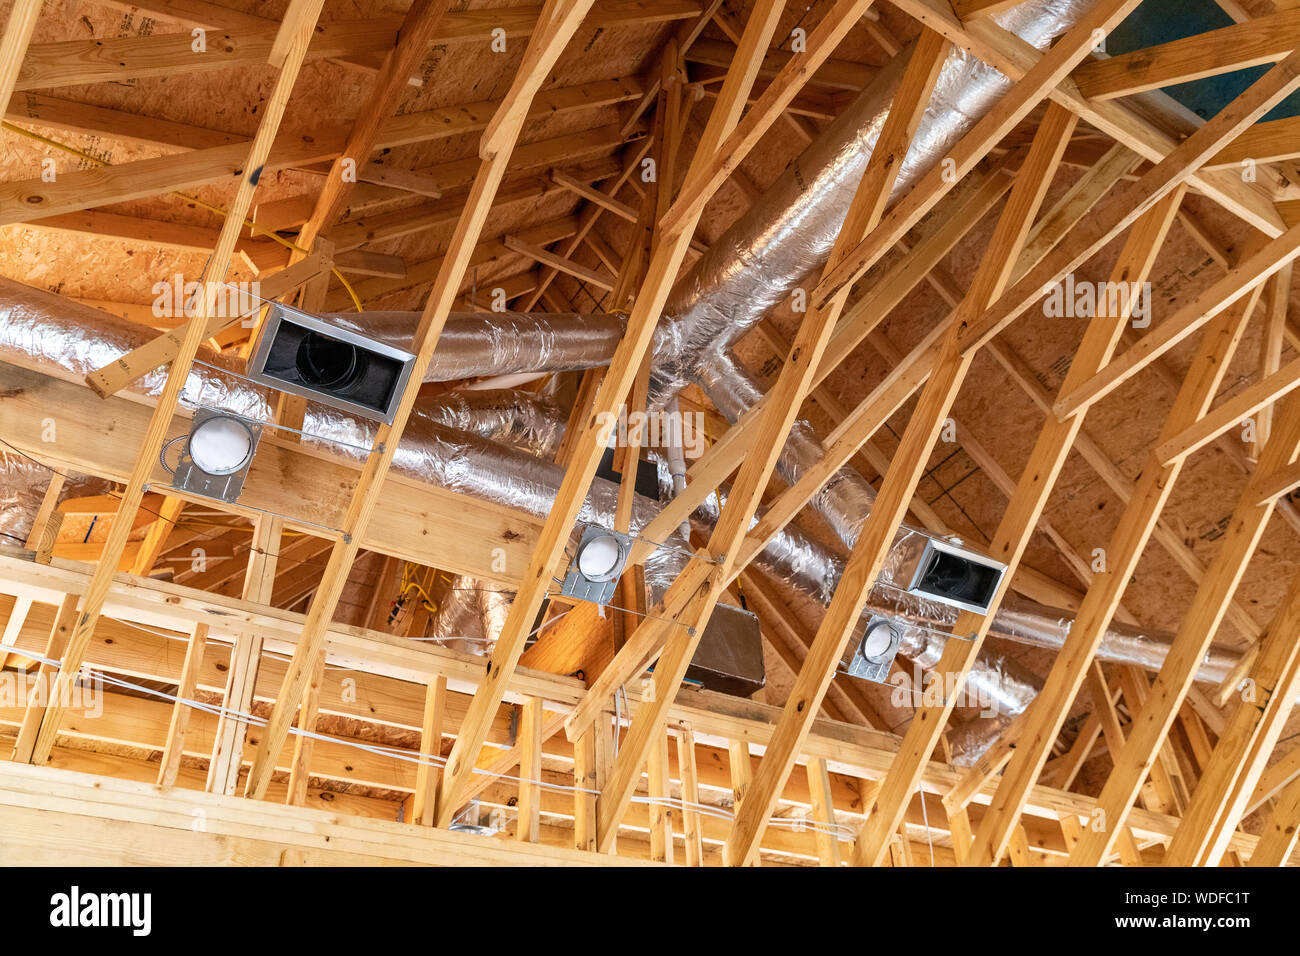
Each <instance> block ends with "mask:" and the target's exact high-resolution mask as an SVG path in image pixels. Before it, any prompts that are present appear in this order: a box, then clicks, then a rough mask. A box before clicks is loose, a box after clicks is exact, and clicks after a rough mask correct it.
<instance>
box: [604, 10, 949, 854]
mask: <svg viewBox="0 0 1300 956" xmlns="http://www.w3.org/2000/svg"><path fill="white" fill-rule="evenodd" d="M865 9H866V5H865V4H859V5H852V4H838V5H837V6H836V7H835V8H834V10H833V11H831V13H830V14H828V18H829V17H833V18H838V19H840V20H850V21H856V19H857V17H858V16H860V15H861V13H862V12H863V11H864V10H865ZM822 26H823V27H825V28H826V29H827V32H828V33H829V34H830V35H831V36H832V37H833V35H834V33H835V30H836V27H837V24H836V23H827V22H826V21H823V24H822ZM820 29H821V27H819V30H820ZM844 29H847V27H846V26H845V27H844ZM815 32H817V31H815ZM747 35H748V33H747ZM841 35H842V34H841ZM810 49H811V47H810ZM823 49H824V48H823ZM826 52H827V53H828V52H829V50H826ZM946 55H947V42H946V41H945V40H943V39H942V38H941V37H938V36H937V35H934V34H929V33H926V34H923V36H922V38H921V40H920V41H919V42H918V44H917V47H916V48H915V51H914V57H913V58H912V59H911V60H910V61H909V64H908V70H907V72H906V75H905V77H904V81H903V82H902V84H900V88H899V97H900V99H899V100H898V106H897V108H896V109H893V110H891V112H890V118H889V119H888V120H887V121H886V125H885V127H884V129H883V130H882V132H881V137H882V141H883V142H885V143H889V144H898V146H899V148H898V149H897V150H894V149H892V148H891V149H886V150H879V151H877V152H875V153H873V161H869V162H868V164H867V168H866V171H865V173H864V176H863V179H862V181H861V182H860V183H859V185H858V188H857V190H856V192H855V195H854V197H853V201H852V203H851V204H850V207H849V210H848V213H847V218H846V220H845V224H844V226H843V227H842V230H841V234H840V238H837V240H836V242H835V246H834V248H833V249H832V252H831V265H833V264H834V263H835V262H837V261H838V260H839V257H840V256H841V255H843V253H844V251H845V250H846V249H847V248H848V247H849V245H850V243H853V242H856V241H857V238H858V237H859V236H861V235H864V234H866V233H867V232H869V231H870V230H871V229H872V228H873V227H874V226H875V224H876V223H877V222H878V221H879V219H880V214H881V211H882V209H883V208H884V204H885V202H886V201H887V199H888V196H889V193H890V190H891V188H892V186H893V184H894V182H895V181H896V179H897V176H898V167H897V166H896V165H895V164H894V162H893V161H892V158H893V156H895V155H897V156H902V155H903V154H904V153H905V152H906V146H907V144H909V143H910V142H911V138H912V135H913V134H914V133H915V131H916V128H917V125H918V124H919V122H920V116H921V114H922V112H923V111H924V109H925V105H926V104H927V103H928V102H929V98H930V93H931V91H932V89H933V87H934V82H935V78H936V77H937V75H938V72H939V65H940V64H941V63H942V61H943V58H944V57H945V56H946ZM794 62H796V63H797V62H798V61H797V60H796V61H794ZM814 62H815V61H814ZM785 73H786V71H783V72H782V74H781V75H780V76H778V77H777V79H776V80H774V81H773V83H772V87H779V88H784V81H785ZM772 87H769V90H768V91H766V92H765V93H764V95H763V97H762V98H760V104H762V103H763V102H764V101H765V99H766V97H767V95H768V93H770V92H772ZM759 108H761V107H756V110H757V109H759ZM737 129H738V130H740V129H743V124H742V126H741V127H737ZM721 148H722V149H726V148H727V145H726V143H724V144H723V146H722V147H721ZM705 158H706V159H709V157H705ZM710 162H712V160H710ZM709 168H710V166H709V165H708V164H702V165H700V166H698V167H696V169H695V170H693V174H694V175H695V176H697V177H700V181H704V180H707V177H708V169H709ZM692 181H693V180H692V176H691V175H688V176H687V179H686V183H688V184H689V183H691V182H692ZM714 183H715V184H716V185H720V183H721V180H720V179H715V180H714ZM716 185H715V187H714V188H716ZM686 188H687V187H684V190H685V189H686ZM700 210H702V207H700V209H698V210H695V211H693V212H691V213H689V214H688V215H689V220H690V221H691V222H692V224H693V222H694V221H695V220H696V219H698V217H699V212H700ZM846 299H847V294H846V295H845V296H842V297H840V298H839V299H838V300H837V301H835V302H834V303H832V304H831V305H830V306H829V307H827V308H825V309H819V310H815V311H814V312H812V313H810V314H809V315H808V316H807V318H806V319H805V321H804V322H803V323H802V324H801V326H800V329H799V333H798V336H797V338H796V340H795V344H794V347H793V349H792V351H791V353H790V357H789V358H788V359H787V361H786V363H785V365H784V367H783V368H782V370H781V373H780V376H779V377H778V379H777V382H776V384H775V385H774V386H773V387H772V389H771V390H770V391H769V393H768V394H769V400H768V402H767V404H766V405H765V407H764V411H763V413H762V415H761V417H760V418H759V419H758V426H757V431H756V433H755V435H754V438H753V445H752V447H751V448H750V450H749V454H748V455H747V456H746V458H745V461H744V462H743V463H742V464H741V466H740V471H739V473H738V475H737V477H736V480H735V481H734V482H733V483H732V486H731V489H730V492H729V493H728V496H727V503H726V505H725V507H724V508H723V510H722V514H721V517H720V518H719V521H718V524H717V526H716V527H715V528H714V530H713V533H712V534H711V535H710V537H709V543H708V548H707V555H708V557H707V558H705V559H694V560H693V561H692V564H697V565H699V566H700V567H701V570H702V569H703V568H704V567H707V566H708V564H710V563H711V564H713V565H715V567H714V569H713V573H714V576H715V581H717V582H719V583H721V584H722V585H723V586H725V584H726V583H728V581H729V579H730V578H733V577H735V575H736V574H738V573H739V570H740V568H741V567H743V565H741V564H738V559H739V557H740V555H741V548H742V545H743V544H744V539H745V533H746V531H747V530H748V528H749V523H750V521H751V519H752V518H753V515H754V513H755V511H756V510H757V508H758V506H759V504H760V501H761V496H762V492H763V489H764V488H765V487H766V485H767V483H768V481H769V479H770V478H771V475H772V472H773V470H774V469H775V467H776V462H777V458H778V457H779V456H780V452H781V449H782V448H783V447H784V445H785V440H786V437H787V436H788V434H789V432H790V429H791V428H792V427H793V425H794V422H795V419H796V417H797V414H798V411H799V408H800V406H801V405H802V403H803V400H804V398H805V397H806V396H807V394H808V392H809V390H810V388H811V387H812V384H813V379H814V377H815V375H816V372H817V369H818V366H819V364H820V361H821V356H822V354H823V352H824V351H825V349H826V346H827V343H828V342H829V340H830V337H831V334H832V332H833V331H834V328H835V324H836V321H837V320H838V319H839V316H840V313H841V311H842V310H843V308H844V305H845V301H846ZM690 570H691V568H690V566H688V568H687V570H686V572H684V574H683V577H685V576H686V574H688V573H689V571H690ZM671 590H672V589H670V592H671ZM717 598H718V590H717V589H716V585H712V584H711V585H709V586H706V588H702V589H701V590H700V592H699V593H698V595H696V596H695V597H693V598H692V599H691V602H690V605H688V609H687V610H686V611H684V612H683V614H682V616H681V619H680V620H681V623H684V624H685V625H686V627H685V628H684V629H682V630H676V631H673V632H671V633H670V634H669V635H668V636H667V639H666V641H665V643H664V647H663V651H662V653H661V654H660V655H659V659H658V662H657V663H656V666H655V682H656V684H657V685H659V687H660V690H659V692H658V693H659V695H660V698H659V699H657V700H656V701H654V702H652V703H651V705H650V707H648V708H647V709H646V713H645V714H641V713H638V715H637V718H636V719H635V720H634V721H633V724H632V728H631V731H630V733H629V736H628V742H627V744H625V746H624V749H623V750H622V751H621V752H620V755H619V762H618V764H617V765H616V767H615V771H614V775H613V778H612V780H611V782H610V785H609V787H607V788H606V791H605V793H604V794H603V795H602V797H601V821H602V823H603V825H604V826H605V827H607V828H613V826H614V823H615V821H617V819H618V817H619V816H620V814H621V812H622V809H623V807H624V806H625V805H626V801H627V800H628V799H629V798H630V795H631V793H630V783H631V781H632V771H633V770H634V768H636V767H637V766H638V765H639V761H640V759H641V755H640V753H639V752H638V747H640V746H642V743H641V741H642V740H643V739H644V736H643V734H653V733H654V732H655V728H656V727H658V726H662V724H661V723H660V721H662V720H664V719H666V715H667V701H668V698H669V695H671V694H672V693H675V691H676V688H677V686H678V685H679V684H680V682H681V679H682V677H683V676H684V675H685V672H686V668H687V666H688V665H689V663H690V660H691V658H692V657H693V656H694V653H695V649H696V648H697V647H698V644H699V639H700V635H701V633H702V631H703V628H704V626H705V625H706V624H707V622H708V620H709V616H710V615H711V613H712V611H713V608H714V606H715V604H716V601H717ZM666 599H667V598H666ZM643 627H644V626H643ZM806 666H808V665H807V663H805V667H806ZM810 716H811V715H810ZM781 783H782V784H783V783H784V780H782V781H781ZM778 789H779V788H778ZM763 809H767V808H766V806H765V807H764V808H763ZM744 820H745V816H744V812H743V811H742V813H741V815H739V816H738V817H737V820H736V826H737V827H739V826H741V825H742V822H743V821H744ZM764 822H766V817H764ZM755 842H757V841H755ZM747 849H748V848H747V847H746V848H745V850H747ZM744 855H745V853H744V852H742V853H740V854H739V855H738V854H737V853H736V849H735V847H734V846H733V840H729V841H728V847H727V849H726V851H725V852H724V856H725V858H726V859H727V860H728V862H731V863H738V862H741V861H742V859H741V858H742V857H743V856H744Z"/></svg>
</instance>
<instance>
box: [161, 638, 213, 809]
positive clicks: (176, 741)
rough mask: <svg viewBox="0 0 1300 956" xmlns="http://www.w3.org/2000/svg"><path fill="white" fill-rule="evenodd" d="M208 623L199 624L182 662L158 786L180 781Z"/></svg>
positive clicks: (171, 784) (205, 644)
mask: <svg viewBox="0 0 1300 956" xmlns="http://www.w3.org/2000/svg"><path fill="white" fill-rule="evenodd" d="M207 640H208V626H207V625H206V624H199V625H197V626H196V627H195V628H194V630H193V632H192V633H191V634H190V641H189V644H188V646H186V648H185V663H184V664H183V665H182V666H181V680H180V683H179V684H177V686H176V696H177V698H179V699H178V700H177V702H176V704H175V705H174V706H173V707H172V719H171V723H170V724H168V725H167V743H166V744H165V745H164V746H163V752H162V758H161V759H160V760H159V762H158V786H160V787H171V786H174V785H175V784H176V774H177V773H178V772H179V771H180V769H181V755H182V754H183V753H184V751H185V731H186V729H187V728H188V727H189V723H190V713H191V712H192V711H193V708H192V707H191V706H190V705H189V704H188V703H187V701H191V700H193V699H194V689H195V687H197V686H198V680H199V668H200V667H201V666H202V664H203V651H204V648H205V647H206V646H207Z"/></svg>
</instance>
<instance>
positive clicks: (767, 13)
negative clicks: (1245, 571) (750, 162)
mask: <svg viewBox="0 0 1300 956" xmlns="http://www.w3.org/2000/svg"><path fill="white" fill-rule="evenodd" d="M780 7H781V4H779V3H773V2H768V0H763V2H762V3H761V4H760V6H759V7H758V8H756V11H755V12H754V13H752V14H751V16H750V24H749V25H748V26H747V27H746V33H745V41H746V42H745V43H744V44H742V47H741V51H740V53H738V56H737V61H736V64H735V65H734V66H733V67H732V69H731V71H729V73H728V76H727V79H726V80H725V81H724V83H723V91H722V94H721V95H720V97H719V99H718V101H717V103H716V104H715V106H714V109H713V112H712V114H711V115H710V117H709V123H708V126H707V127H706V129H705V134H704V137H703V138H702V140H701V142H700V144H699V145H698V147H697V150H696V158H695V160H694V161H693V163H692V165H693V166H694V165H695V163H698V162H703V161H707V159H708V158H709V157H711V155H712V154H713V153H714V152H715V151H716V150H717V148H718V147H719V146H720V145H721V143H722V141H723V140H724V139H725V138H726V136H727V135H728V134H729V133H730V132H731V130H732V129H734V128H735V125H736V123H737V122H738V121H739V119H740V113H741V110H742V109H743V107H744V104H745V100H746V98H747V95H748V92H749V89H750V87H751V86H752V85H753V82H754V79H755V75H756V73H757V68H758V61H759V59H760V57H761V53H762V51H763V50H764V49H766V46H767V41H768V39H769V38H770V36H771V32H772V30H773V29H774V28H775V24H776V18H777V16H778V15H779V12H780ZM773 8H775V9H773ZM772 119H775V116H773V117H772ZM687 175H688V176H689V175H690V174H689V173H688V174H687ZM693 227H694V224H693V223H692V224H691V228H687V229H683V231H682V233H681V234H680V235H678V236H676V237H674V238H672V239H665V240H664V241H661V242H660V243H659V244H658V245H656V247H655V249H654V254H653V255H652V258H651V260H650V264H649V268H648V269H647V279H646V282H645V283H644V284H643V285H642V288H641V290H640V291H639V292H638V295H637V297H636V301H635V304H634V306H633V309H632V313H631V315H630V317H629V319H628V323H627V328H626V331H625V333H624V336H623V339H622V341H621V342H620V343H619V346H618V349H617V350H616V351H615V354H614V356H613V359H612V360H611V362H610V365H609V367H608V369H607V370H606V372H605V375H604V377H603V378H602V380H601V384H600V387H599V389H598V391H597V394H596V398H595V400H594V402H593V405H592V407H591V409H590V413H589V415H588V417H587V419H586V422H585V427H584V428H583V432H582V435H581V437H580V438H579V440H578V444H577V445H576V446H575V447H574V449H573V451H572V454H571V457H570V462H569V466H568V468H567V470H566V471H565V475H564V480H563V482H562V483H561V485H560V489H559V492H558V494H557V495H556V498H555V503H554V504H553V506H552V508H551V512H550V515H549V516H548V517H547V520H546V522H545V524H544V525H543V527H542V532H541V535H540V537H539V540H538V542H537V545H536V547H535V548H534V550H533V554H532V557H531V558H530V559H529V562H528V567H527V568H526V570H525V571H524V573H523V575H522V577H521V579H520V583H519V587H518V590H517V592H516V596H515V600H514V601H513V602H512V604H511V606H510V612H509V615H508V616H507V619H506V623H505V625H504V627H503V629H502V632H501V634H500V635H498V638H497V643H496V647H495V649H494V651H493V654H492V660H491V662H490V664H489V667H488V673H487V676H486V678H485V680H484V682H483V684H482V686H481V687H480V689H479V692H478V693H477V694H476V695H475V698H474V702H473V704H472V705H471V712H470V715H469V717H467V719H466V722H465V726H464V727H463V728H462V733H461V735H460V736H459V737H458V738H457V740H456V744H455V746H454V747H453V749H452V752H451V755H450V756H449V757H448V762H447V769H446V772H445V774H444V776H443V781H442V786H441V788H440V790H439V795H438V821H439V824H440V825H446V823H448V822H449V821H450V820H451V817H452V814H453V813H454V812H455V809H456V805H457V802H458V799H459V795H460V794H461V793H462V792H463V791H464V790H465V788H466V784H467V782H468V775H469V773H470V771H471V769H472V760H473V757H474V754H475V753H476V752H477V750H478V747H479V746H480V745H481V743H482V740H483V735H484V733H485V730H486V724H487V721H488V720H489V719H490V717H491V714H492V713H493V712H494V711H495V710H496V707H497V704H498V702H499V701H500V699H501V695H502V693H503V692H504V689H505V685H506V684H507V683H508V682H509V678H510V675H511V674H512V673H513V671H514V668H515V665H516V663H517V662H518V659H519V654H520V653H521V652H522V650H523V642H524V638H525V636H526V635H527V633H528V631H529V629H530V628H531V627H532V621H533V620H534V618H535V617H536V615H537V612H538V609H539V608H540V606H541V602H542V599H543V598H544V596H545V594H546V591H547V589H548V582H549V581H550V578H551V575H552V574H553V572H554V568H555V566H556V565H557V564H558V563H559V560H560V557H561V555H562V554H563V552H564V548H565V546H566V544H567V542H568V539H569V536H570V533H571V531H572V528H573V522H574V520H575V519H576V518H577V514H578V511H579V509H580V507H581V505H582V501H583V499H584V497H585V496H586V491H587V488H588V487H589V486H590V484H591V481H592V478H593V477H594V476H595V472H596V467H597V465H598V464H599V459H600V455H601V453H602V452H603V450H604V449H603V447H601V444H600V442H599V441H598V437H599V436H598V431H599V429H598V427H597V426H598V424H599V422H600V421H601V420H602V418H601V416H602V415H609V414H612V413H613V412H614V411H615V410H616V409H617V408H618V406H620V405H621V404H622V403H623V401H624V399H625V398H626V396H627V394H628V391H629V389H630V388H631V385H632V380H633V379H634V378H635V376H636V373H637V370H638V369H639V368H640V366H641V363H642V360H643V359H644V357H645V354H646V351H647V349H648V348H649V346H650V342H651V338H652V336H653V332H654V325H655V323H656V322H657V321H658V318H659V315H660V313H661V310H662V308H663V304H664V301H665V300H666V298H667V295H668V291H669V287H670V285H671V284H672V282H673V280H674V279H675V278H676V276H677V274H678V271H679V269H680V267H681V263H682V260H683V258H684V257H685V254H686V251H687V248H688V246H689V242H690V233H691V232H693V231H694V228H693ZM698 586H699V583H698V582H697V583H696V585H695V587H698ZM692 590H694V588H692ZM643 629H644V625H643V626H642V628H638V631H639V630H643ZM637 773H638V776H639V773H640V768H639V767H638V768H637ZM606 789H608V788H606ZM603 803H604V800H603V799H602V800H600V801H598V804H603ZM599 812H600V814H601V818H602V819H603V820H607V819H608V818H607V817H606V816H605V812H604V810H603V809H601V810H600V811H599ZM613 831H614V828H610V827H608V826H605V827H603V828H600V832H601V836H600V843H601V848H602V849H605V848H606V847H607V846H608V842H607V841H609V840H612V835H613ZM605 834H609V836H606V835H605Z"/></svg>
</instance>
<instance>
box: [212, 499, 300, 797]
mask: <svg viewBox="0 0 1300 956" xmlns="http://www.w3.org/2000/svg"><path fill="white" fill-rule="evenodd" d="M283 531H284V521H283V519H281V518H277V517H275V516H273V515H269V514H268V515H263V516H262V517H261V518H259V519H258V520H257V522H256V524H254V526H253V542H252V545H251V546H250V548H249V553H248V566H247V568H246V569H245V571H244V585H243V599H244V600H246V601H251V602H253V603H255V604H262V605H266V604H269V603H270V601H271V594H272V592H273V589H274V587H275V571H276V567H277V566H278V564H279V559H280V547H281V543H282V541H283ZM263 641H264V637H263V635H262V633H261V631H260V630H259V629H257V628H248V629H247V630H242V631H240V632H239V633H238V634H237V635H236V637H235V643H234V646H233V648H232V649H231V652H230V663H229V669H228V670H227V672H226V687H225V695H224V698H223V700H224V703H225V708H226V711H228V713H223V714H222V715H221V717H220V719H219V720H218V722H217V730H216V734H215V739H214V741H213V746H212V758H211V759H210V760H209V761H208V778H207V783H206V789H207V790H208V792H210V793H223V794H227V795H233V794H234V792H235V787H236V786H237V785H238V783H239V767H240V764H241V763H242V762H243V758H244V743H245V740H246V739H247V737H248V724H247V723H246V722H245V721H244V720H242V719H240V717H239V715H240V714H249V713H252V708H253V693H254V690H255V689H256V687H257V668H258V664H259V663H260V662H261V659H262V644H263Z"/></svg>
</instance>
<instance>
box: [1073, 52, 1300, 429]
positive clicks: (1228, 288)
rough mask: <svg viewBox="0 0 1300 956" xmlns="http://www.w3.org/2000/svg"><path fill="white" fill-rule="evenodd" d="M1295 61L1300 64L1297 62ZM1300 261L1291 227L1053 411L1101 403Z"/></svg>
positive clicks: (1299, 232)
mask: <svg viewBox="0 0 1300 956" xmlns="http://www.w3.org/2000/svg"><path fill="white" fill-rule="evenodd" d="M1296 62H1297V65H1300V59H1297V61H1296ZM1189 142H1190V140H1189ZM1298 256H1300V226H1295V227H1292V228H1291V229H1288V230H1287V231H1286V232H1285V233H1283V234H1282V235H1281V236H1279V237H1278V238H1276V239H1273V240H1271V241H1270V242H1268V243H1267V244H1266V245H1265V246H1264V247H1263V248H1262V249H1260V250H1259V251H1258V252H1257V253H1256V254H1255V255H1253V256H1250V257H1249V258H1247V259H1245V260H1244V261H1243V262H1242V263H1241V264H1240V265H1238V266H1236V267H1234V268H1233V269H1231V270H1229V272H1228V274H1227V275H1226V276H1224V277H1223V278H1222V279H1220V280H1219V281H1217V282H1215V283H1214V284H1213V285H1211V286H1210V287H1209V288H1207V289H1205V290H1204V291H1203V292H1201V293H1200V294H1199V295H1198V296H1196V298H1195V299H1193V300H1192V301H1191V302H1189V303H1188V304H1187V305H1186V306H1185V307H1183V308H1181V309H1179V310H1178V311H1177V312H1176V313H1174V314H1173V315H1171V316H1170V317H1169V318H1168V319H1166V320H1165V321H1164V322H1161V323H1160V324H1159V325H1158V326H1156V327H1155V328H1154V329H1152V330H1151V331H1150V332H1148V333H1147V334H1146V335H1144V336H1143V337H1142V338H1141V339H1140V340H1139V341H1138V342H1137V344H1136V345H1134V346H1132V347H1131V348H1130V349H1129V350H1128V351H1127V352H1125V353H1124V354H1123V355H1121V356H1120V357H1119V358H1117V359H1116V360H1115V361H1113V362H1111V363H1110V364H1109V365H1107V366H1106V368H1104V369H1102V370H1101V371H1099V372H1098V373H1097V374H1096V375H1094V376H1093V377H1092V378H1090V379H1088V381H1086V382H1083V383H1081V384H1079V385H1078V386H1077V387H1075V388H1073V389H1071V390H1070V391H1069V392H1067V393H1064V394H1063V395H1062V396H1061V397H1060V398H1059V399H1057V402H1056V405H1055V406H1054V410H1055V412H1056V414H1057V417H1058V418H1067V417H1069V416H1071V415H1077V414H1078V413H1079V411H1080V410H1081V409H1083V408H1085V407H1087V406H1089V405H1091V404H1092V403H1094V402H1097V401H1100V400H1101V399H1102V398H1105V397H1106V396H1107V395H1109V394H1110V393H1111V392H1113V391H1114V390H1115V389H1116V388H1118V387H1119V386H1120V385H1122V384H1123V383H1124V382H1126V381H1128V380H1129V379H1130V378H1132V377H1133V376H1134V375H1136V374H1137V373H1138V372H1140V371H1141V370H1142V369H1144V368H1146V367H1147V366H1148V365H1150V364H1151V363H1152V362H1154V361H1155V360H1156V359H1157V358H1159V357H1160V356H1162V355H1164V354H1165V353H1166V352H1168V351H1169V350H1170V349H1172V348H1173V347H1174V346H1176V345H1177V344H1179V343H1180V342H1182V341H1184V340H1185V339H1186V338H1187V337H1188V336H1189V335H1191V334H1193V333H1194V332H1196V330H1197V329H1199V328H1201V327H1202V326H1203V325H1205V323H1206V322H1209V321H1210V320H1211V319H1213V318H1214V317H1215V316H1216V315H1218V314H1219V313H1221V312H1223V311H1224V310H1225V309H1227V308H1228V307H1229V306H1231V305H1232V304H1233V303H1234V302H1236V301H1237V300H1239V299H1241V298H1242V297H1243V296H1247V295H1249V294H1250V293H1251V292H1252V291H1254V290H1255V289H1257V288H1258V287H1259V286H1260V285H1262V284H1263V283H1264V281H1265V280H1266V279H1268V277H1269V276H1272V275H1274V274H1276V273H1277V272H1278V271H1279V270H1280V269H1282V267H1283V266H1285V265H1286V264H1287V263H1288V262H1291V261H1292V260H1294V259H1295V258H1296V257H1298ZM1211 437H1213V436H1211Z"/></svg>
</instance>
